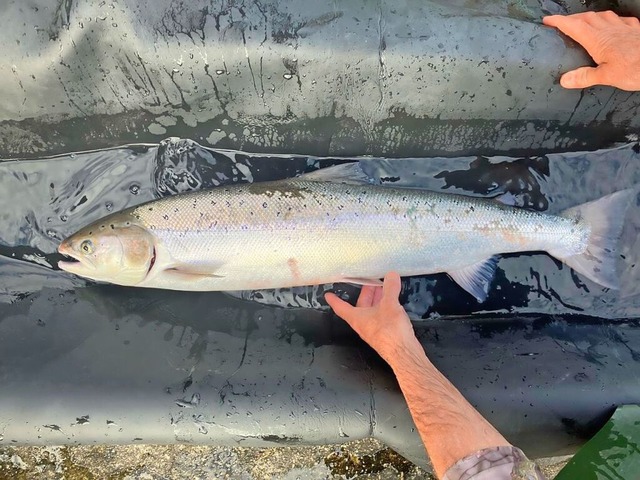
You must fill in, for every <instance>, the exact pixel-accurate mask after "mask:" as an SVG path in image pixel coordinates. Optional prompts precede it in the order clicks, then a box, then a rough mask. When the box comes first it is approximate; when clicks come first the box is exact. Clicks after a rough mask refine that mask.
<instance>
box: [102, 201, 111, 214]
mask: <svg viewBox="0 0 640 480" xmlns="http://www.w3.org/2000/svg"><path fill="white" fill-rule="evenodd" d="M104 207H105V208H106V209H107V211H108V212H110V211H111V210H113V203H111V202H107V203H105V204H104Z"/></svg>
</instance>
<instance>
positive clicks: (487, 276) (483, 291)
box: [447, 256, 498, 303]
mask: <svg viewBox="0 0 640 480" xmlns="http://www.w3.org/2000/svg"><path fill="white" fill-rule="evenodd" d="M497 265H498V257H496V256H493V257H490V258H488V259H486V260H483V261H481V262H478V263H474V264H473V265H468V266H466V267H464V268H460V269H458V270H453V271H449V272H447V273H448V274H449V276H450V277H451V278H453V280H454V281H455V282H456V283H457V284H458V285H460V286H461V287H462V288H464V289H465V290H466V291H467V292H469V293H470V294H471V295H473V296H474V297H475V298H476V300H478V303H482V302H484V301H485V300H486V299H487V295H488V294H489V287H490V286H491V281H492V280H493V276H494V275H495V272H496V266H497Z"/></svg>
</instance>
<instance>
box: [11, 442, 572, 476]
mask: <svg viewBox="0 0 640 480" xmlns="http://www.w3.org/2000/svg"><path fill="white" fill-rule="evenodd" d="M566 460H567V459H566V457H565V458H556V459H546V460H543V461H541V462H540V464H541V465H542V466H543V469H544V471H545V474H546V475H547V478H548V479H552V478H553V477H554V476H555V475H556V474H557V472H558V471H559V470H560V469H561V468H562V466H564V464H565V463H566ZM342 478H348V479H364V478H367V479H373V480H392V479H406V480H413V479H429V480H431V479H433V477H432V476H430V475H429V474H428V473H426V472H425V471H424V470H422V469H420V468H418V467H416V466H414V465H413V464H411V463H410V462H408V461H407V460H405V459H404V458H403V457H401V456H400V455H398V454H397V453H395V452H394V451H393V450H391V449H389V448H386V447H385V446H384V445H382V444H381V443H379V442H377V441H375V440H361V441H357V442H351V443H347V444H343V445H323V446H317V447H277V448H240V447H214V446H193V445H97V446H74V447H66V446H59V447H22V446H16V447H0V480H39V479H43V480H49V479H51V480H102V479H105V480H165V479H166V480H182V479H185V480H187V479H188V480H209V479H211V480H213V479H216V480H217V479H239V480H267V479H268V480H273V479H282V480H320V479H342Z"/></svg>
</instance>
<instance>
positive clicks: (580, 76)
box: [560, 66, 605, 88]
mask: <svg viewBox="0 0 640 480" xmlns="http://www.w3.org/2000/svg"><path fill="white" fill-rule="evenodd" d="M603 73H604V72H603V67H602V66H601V67H595V68H594V67H580V68H576V69H575V70H571V71H570V72H567V73H565V74H564V75H562V77H560V85H562V86H563V87H564V88H587V87H591V86H593V85H604V84H605V82H604V80H605V75H604V74H603Z"/></svg>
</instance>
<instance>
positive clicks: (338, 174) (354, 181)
mask: <svg viewBox="0 0 640 480" xmlns="http://www.w3.org/2000/svg"><path fill="white" fill-rule="evenodd" d="M296 180H309V181H311V182H332V183H348V184H351V185H371V184H372V183H373V179H372V178H371V177H369V176H368V175H367V174H366V173H364V172H363V171H362V167H361V166H360V162H351V163H341V164H340V165H334V166H333V167H327V168H321V169H320V170H316V171H315V172H310V173H303V174H302V175H300V176H299V177H297V178H296Z"/></svg>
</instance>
